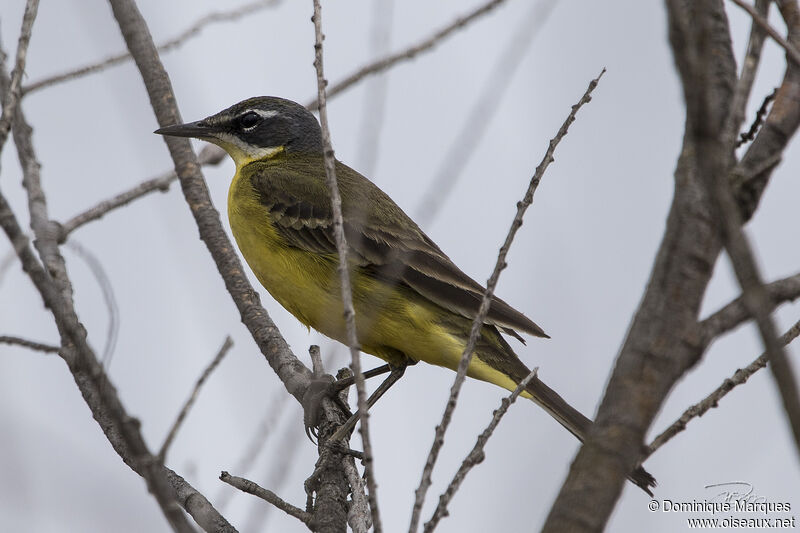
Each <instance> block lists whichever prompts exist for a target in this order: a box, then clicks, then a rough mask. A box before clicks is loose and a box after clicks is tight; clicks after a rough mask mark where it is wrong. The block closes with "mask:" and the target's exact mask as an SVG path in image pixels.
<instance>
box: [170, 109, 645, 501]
mask: <svg viewBox="0 0 800 533" xmlns="http://www.w3.org/2000/svg"><path fill="white" fill-rule="evenodd" d="M155 133H157V134H160V135H167V136H176V137H190V138H197V139H201V140H204V141H208V142H211V143H213V144H216V145H218V146H220V147H221V148H222V149H224V150H225V151H226V152H227V153H228V154H229V155H230V157H231V158H232V159H233V161H234V163H235V165H236V171H235V173H234V176H233V179H232V181H231V184H230V188H229V191H228V219H229V222H230V228H231V231H232V233H233V236H234V238H235V240H236V243H237V245H238V247H239V250H240V251H241V253H242V256H243V257H244V259H245V261H246V262H247V264H248V265H249V267H250V268H251V270H252V271H253V273H254V274H255V277H256V278H257V279H258V281H259V282H260V283H261V285H263V287H264V288H265V289H266V290H267V291H268V292H269V293H270V294H271V295H272V297H273V298H274V299H275V300H276V301H277V302H278V303H280V304H281V305H282V306H283V307H284V308H285V309H286V310H288V311H289V312H290V313H291V314H292V315H294V316H295V317H296V318H297V319H298V320H299V321H300V322H301V323H303V324H304V325H305V326H306V327H309V328H313V329H315V330H317V331H319V332H321V333H322V334H324V335H326V336H327V337H330V338H332V339H335V340H337V341H339V342H341V343H343V344H347V331H346V326H345V319H344V313H343V304H342V297H341V280H340V275H339V273H338V270H337V268H338V264H339V258H338V254H337V249H336V241H335V237H334V229H333V210H332V205H331V194H330V189H329V188H328V185H327V182H326V178H325V176H326V174H325V166H324V148H323V141H322V131H321V128H320V125H319V122H318V121H317V119H316V117H315V116H314V115H313V114H312V113H311V112H310V111H308V110H307V109H306V108H305V107H303V106H302V105H300V104H298V103H296V102H293V101H291V100H287V99H284V98H279V97H275V96H259V97H254V98H248V99H246V100H243V101H241V102H239V103H237V104H234V105H233V106H231V107H228V108H227V109H224V110H222V111H220V112H218V113H216V114H214V115H211V116H209V117H207V118H204V119H202V120H199V121H196V122H189V123H184V124H176V125H172V126H166V127H162V128H160V129H158V130H156V131H155ZM335 170H336V178H337V183H338V188H339V193H340V196H341V202H342V203H341V209H342V216H343V229H344V235H345V237H346V241H347V258H348V267H349V271H350V279H351V285H352V299H353V305H354V309H355V322H356V331H357V338H358V343H359V346H360V349H361V351H363V352H366V353H369V354H372V355H375V356H377V357H379V358H380V359H382V360H384V361H385V362H387V363H388V364H389V367H391V368H393V369H400V374H401V373H402V369H405V367H406V366H408V365H410V364H415V363H417V362H418V361H424V362H426V363H430V364H433V365H437V366H441V367H445V368H449V369H451V370H456V368H457V367H458V364H459V360H460V359H461V356H462V353H463V351H464V348H465V346H466V343H467V340H468V338H469V334H470V328H471V325H472V322H473V319H474V317H475V316H476V315H477V313H478V308H479V306H480V303H481V300H482V298H483V295H484V291H485V289H484V288H483V286H481V284H479V283H478V282H476V281H475V280H473V279H472V278H471V277H469V276H468V275H467V274H465V273H464V272H463V271H462V270H461V269H460V268H458V266H456V264H455V263H453V261H451V260H450V258H449V257H448V256H447V255H446V254H445V253H444V252H443V251H442V250H441V248H439V246H437V245H436V243H434V242H433V240H431V239H430V238H429V237H428V236H427V235H426V234H425V232H423V231H422V229H420V227H419V226H418V225H417V224H416V223H415V222H414V221H413V220H412V219H411V217H409V216H408V215H407V214H406V213H405V212H404V211H403V210H402V209H401V208H400V207H399V206H398V205H397V204H396V203H395V202H394V201H393V200H392V199H391V198H390V197H389V196H388V195H387V194H386V193H385V192H383V191H382V190H381V189H380V188H379V187H378V186H377V185H375V184H374V183H373V182H372V181H370V180H369V179H367V178H366V177H364V176H362V175H361V174H360V173H358V172H357V171H356V170H353V169H352V168H350V167H348V166H347V165H345V164H344V163H342V162H340V161H338V160H336V161H335ZM521 333H524V334H528V335H531V336H534V337H542V338H548V335H547V334H546V333H545V332H544V330H543V329H542V328H540V327H539V326H538V325H537V324H536V323H534V322H533V321H532V320H530V319H529V318H528V317H526V316H525V315H523V314H522V313H521V312H519V311H517V310H516V309H514V308H513V307H511V306H510V305H509V304H507V303H506V302H505V301H503V300H502V299H500V298H499V297H497V296H493V297H492V300H491V305H490V307H489V311H488V314H487V315H486V318H485V320H484V323H483V325H482V327H481V329H480V334H479V336H478V339H477V343H476V346H475V350H474V355H473V357H472V359H471V362H470V363H469V366H468V368H467V375H468V376H470V377H472V378H476V379H479V380H483V381H486V382H489V383H492V384H494V385H498V386H500V387H503V388H505V389H507V390H512V391H513V390H514V389H515V388H516V387H517V385H518V384H519V382H520V381H521V380H522V379H524V378H525V377H526V376H528V374H529V373H530V370H529V369H528V367H527V366H526V365H525V364H524V363H523V362H522V361H521V360H520V358H519V357H518V356H517V354H516V353H515V352H514V350H513V349H512V348H511V346H510V344H509V343H508V342H507V341H506V339H505V338H504V337H503V334H507V335H510V336H512V337H515V338H516V339H518V340H520V341H522V342H523V343H524V342H525V341H524V338H523V337H522V336H521ZM522 396H524V397H527V398H529V399H531V400H533V401H534V402H535V403H537V404H538V405H540V406H541V407H543V408H544V410H545V411H546V412H547V413H549V414H550V415H551V416H552V417H553V418H554V419H555V420H556V421H558V422H559V423H560V424H561V425H562V426H564V427H565V428H566V429H567V430H568V431H569V432H571V433H572V434H573V435H575V436H576V437H577V438H578V439H580V440H581V441H583V440H585V438H586V436H587V434H588V432H589V429H590V428H591V425H592V421H591V420H589V419H588V418H587V417H586V416H584V415H583V414H581V413H580V412H579V411H578V410H577V409H575V408H573V407H572V406H571V405H569V404H568V403H567V402H566V401H565V400H564V399H563V398H562V397H561V396H560V395H559V394H558V393H556V392H555V391H554V390H553V389H551V388H550V387H548V386H547V385H545V384H544V383H543V382H542V381H541V380H540V379H539V378H538V377H533V379H531V380H530V381H529V383H528V384H527V386H526V387H525V390H524V391H523V392H522ZM629 479H630V480H631V481H632V482H633V483H634V484H636V485H638V486H639V487H641V488H642V489H644V490H645V491H646V492H647V493H649V494H652V493H651V490H650V489H651V487H654V486H655V479H654V478H653V477H652V476H651V475H650V474H649V473H647V472H646V471H645V470H644V469H643V468H642V467H641V466H640V467H637V469H636V470H634V471H633V472H631V474H630V476H629Z"/></svg>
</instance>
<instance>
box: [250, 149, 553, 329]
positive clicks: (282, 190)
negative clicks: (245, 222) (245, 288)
mask: <svg viewBox="0 0 800 533" xmlns="http://www.w3.org/2000/svg"><path fill="white" fill-rule="evenodd" d="M248 167H252V168H248V172H249V173H250V181H251V183H252V185H253V187H254V189H255V190H256V191H257V193H258V194H259V196H260V199H261V203H262V204H263V205H264V206H265V207H266V208H267V209H268V211H269V213H270V215H271V216H272V220H273V221H274V224H275V228H276V230H277V231H278V233H279V234H280V235H281V236H282V237H283V238H284V239H285V240H286V242H287V243H288V244H289V245H290V246H294V247H297V248H301V249H303V250H307V251H309V252H314V253H320V254H336V244H335V240H334V236H333V217H332V214H331V206H330V194H329V192H328V188H327V185H326V184H325V180H324V167H323V165H322V160H321V158H315V157H312V158H303V160H302V161H301V160H298V161H292V160H291V159H289V158H287V159H285V160H284V161H281V164H280V165H275V164H270V162H257V163H253V164H251V165H248ZM336 175H337V180H338V183H339V188H340V191H342V210H343V214H344V218H345V221H346V222H345V226H344V230H345V237H346V238H347V244H348V249H349V252H350V257H351V261H353V262H354V263H355V264H356V265H357V266H359V267H362V268H364V269H366V270H369V271H370V272H372V273H373V274H374V275H378V276H381V277H382V278H384V279H386V280H387V281H390V282H394V283H402V284H404V285H406V286H408V287H409V288H411V289H412V290H414V291H416V292H417V293H418V294H420V295H421V296H423V297H425V298H427V299H428V300H430V301H432V302H434V303H436V304H437V305H440V306H442V307H444V308H445V309H448V310H449V311H452V312H455V313H458V314H460V315H462V316H466V317H469V318H472V317H474V316H475V314H477V312H478V308H479V306H480V302H481V299H482V297H483V291H484V288H483V287H482V286H481V285H480V284H479V283H478V282H476V281H475V280H473V279H472V278H470V277H469V276H468V275H466V274H465V273H464V272H463V271H461V269H459V268H458V267H457V266H456V265H455V264H454V263H453V262H452V261H451V260H450V258H448V257H447V255H445V253H444V252H442V250H441V249H440V248H439V247H438V246H437V245H436V244H435V243H434V242H433V241H432V240H431V239H430V238H429V237H428V236H427V235H425V233H423V231H422V230H421V229H420V228H419V227H418V226H417V224H416V223H415V222H414V221H413V220H411V219H410V218H409V217H408V215H406V214H405V213H404V212H403V211H402V210H401V209H400V208H399V207H398V206H397V204H395V203H394V202H393V201H392V200H391V198H389V197H388V196H387V195H386V194H385V193H384V192H383V191H381V190H380V189H379V188H378V187H377V186H375V185H374V184H373V183H372V182H370V181H369V180H367V179H366V178H364V177H363V176H361V175H360V174H359V173H358V172H356V171H354V170H353V169H351V168H349V167H347V166H346V165H344V164H342V163H339V162H337V166H336ZM486 322H487V323H489V324H494V325H496V326H498V327H500V328H501V329H503V330H504V331H505V332H506V333H509V334H511V335H513V336H515V337H517V338H518V339H520V340H522V338H521V337H520V336H519V335H518V334H517V333H516V331H515V330H520V331H523V332H526V333H529V334H531V335H535V336H538V337H547V335H546V334H545V333H544V331H542V329H541V328H540V327H539V326H537V325H536V324H535V323H534V322H533V321H531V320H530V319H529V318H527V317H526V316H525V315H523V314H522V313H520V312H519V311H517V310H515V309H514V308H513V307H511V306H510V305H508V304H507V303H506V302H504V301H503V300H501V299H500V298H497V297H494V298H493V300H492V305H491V307H490V309H489V314H488V316H487V319H486Z"/></svg>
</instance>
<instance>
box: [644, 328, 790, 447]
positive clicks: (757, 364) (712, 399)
mask: <svg viewBox="0 0 800 533" xmlns="http://www.w3.org/2000/svg"><path fill="white" fill-rule="evenodd" d="M798 335H800V320H798V321H797V322H795V324H794V326H792V327H791V328H789V329H788V330H787V331H786V333H784V334H783V335H781V337H780V342H781V344H782V345H783V346H787V345H788V344H789V343H790V342H792V341H793V340H794V339H795V338H796V337H797V336H798ZM768 360H769V358H768V356H767V353H766V352H764V353H762V354H761V355H760V356H759V357H758V358H757V359H756V360H754V361H753V362H752V363H750V364H749V365H747V366H746V367H744V368H740V369H738V370H737V371H736V372H734V373H733V375H732V376H731V377H730V378H728V379H726V380H725V381H723V382H722V385H720V386H719V387H717V388H716V389H714V391H713V392H712V393H711V394H709V395H708V396H706V397H705V398H704V399H702V400H701V401H699V402H698V403H696V404H694V405H692V406H691V407H689V408H688V409H686V411H684V412H683V414H682V415H681V416H680V418H678V419H677V420H676V421H675V422H673V423H672V424H671V425H670V426H669V427H668V428H667V429H665V430H664V431H662V432H661V434H659V435H658V437H656V438H655V439H653V442H652V443H650V445H649V446H648V447H647V451H646V452H645V456H644V459H647V458H648V457H650V456H651V455H653V454H654V453H655V452H656V450H658V449H659V448H661V447H662V446H663V445H664V444H666V443H667V442H669V441H670V440H671V439H672V438H673V437H674V436H675V435H677V434H678V433H680V432H682V431H683V430H685V429H686V425H687V424H688V423H689V422H691V421H692V419H694V418H697V417H700V416H703V415H704V414H705V413H706V412H707V411H708V410H709V409H711V408H712V407H717V405H718V404H719V401H720V400H721V399H722V398H724V397H725V396H726V395H727V394H728V393H729V392H730V391H731V390H733V389H734V388H735V387H737V386H739V385H742V384H744V383H745V382H746V381H747V380H748V379H749V378H750V376H752V375H753V374H755V373H756V372H758V371H759V370H761V369H762V368H764V367H765V366H767V362H768Z"/></svg>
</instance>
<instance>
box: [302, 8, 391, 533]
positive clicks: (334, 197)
mask: <svg viewBox="0 0 800 533" xmlns="http://www.w3.org/2000/svg"><path fill="white" fill-rule="evenodd" d="M313 4H314V16H313V22H314V37H315V39H314V68H315V69H316V72H317V100H318V102H319V121H320V126H321V127H322V145H323V157H324V161H325V177H326V181H327V184H328V188H329V189H330V192H331V208H332V211H333V213H332V214H333V234H334V237H335V239H336V251H337V253H338V255H339V279H340V280H341V293H342V305H343V307H344V319H345V325H346V328H347V345H348V347H349V348H350V357H351V363H350V368H351V369H352V371H353V375H354V376H355V378H356V392H357V398H358V401H357V404H358V412H357V414H358V419H359V421H360V422H361V423H360V424H359V431H360V433H361V441H362V443H363V446H364V473H365V475H366V478H367V488H368V489H369V504H370V511H371V512H372V523H373V525H374V527H375V533H381V531H382V527H381V518H380V512H379V510H378V494H377V483H376V482H375V475H374V471H373V462H372V461H373V454H372V443H371V441H370V437H369V413H368V412H367V391H366V387H365V385H364V374H363V373H362V371H361V358H360V354H359V349H360V348H359V346H358V335H357V334H356V320H355V316H356V315H355V309H354V308H353V293H352V287H351V285H350V271H349V267H348V262H347V241H346V240H345V235H344V224H343V221H342V199H341V196H340V195H339V186H338V185H337V183H336V159H335V158H334V154H333V148H332V146H331V132H330V128H329V127H328V110H327V107H326V101H325V85H327V81H326V80H325V73H324V68H323V64H322V40H323V35H322V7H321V6H320V1H319V0H313ZM321 441H322V440H321V439H320V442H321Z"/></svg>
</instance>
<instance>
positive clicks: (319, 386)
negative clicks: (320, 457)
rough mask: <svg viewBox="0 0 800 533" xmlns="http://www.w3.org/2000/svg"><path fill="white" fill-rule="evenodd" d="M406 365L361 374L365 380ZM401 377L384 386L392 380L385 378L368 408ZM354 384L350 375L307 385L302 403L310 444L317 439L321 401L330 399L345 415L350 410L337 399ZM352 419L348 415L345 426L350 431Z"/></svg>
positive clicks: (324, 378) (384, 366)
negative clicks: (347, 426)
mask: <svg viewBox="0 0 800 533" xmlns="http://www.w3.org/2000/svg"><path fill="white" fill-rule="evenodd" d="M408 364H409V363H404V364H402V365H400V366H398V367H393V366H392V365H381V366H379V367H377V368H373V369H372V370H367V371H366V372H364V373H363V376H364V379H367V378H371V377H375V376H380V375H381V374H385V373H387V372H393V371H394V370H393V369H394V368H401V367H402V369H403V370H405V367H406V366H408ZM402 375H403V372H402V371H401V372H400V375H399V376H397V378H394V380H393V381H392V382H391V383H389V384H388V385H386V383H387V382H389V380H390V379H392V375H391V374H390V375H389V378H387V379H386V381H384V382H383V383H382V384H381V385H380V386H379V387H378V389H376V390H375V392H374V393H373V394H372V396H370V398H369V400H367V405H368V407H372V405H373V404H374V403H375V402H376V401H378V398H380V397H381V396H382V395H383V393H384V392H386V391H387V390H388V389H389V387H390V386H391V385H392V384H393V383H394V382H395V381H397V380H398V379H400V376H402ZM354 383H355V377H354V376H352V375H351V376H348V377H344V378H341V379H337V380H335V381H334V380H333V378H332V377H331V376H328V375H323V376H320V377H314V378H312V380H311V384H310V385H309V387H308V390H306V393H305V395H304V396H303V402H302V405H303V422H304V425H305V428H306V436H307V437H308V439H309V440H310V441H311V442H313V443H314V444H316V437H317V431H316V425H317V421H318V420H319V416H320V413H321V410H322V399H323V398H331V399H332V400H333V401H335V402H336V403H337V404H339V407H340V408H341V409H342V411H344V412H345V413H350V409H349V408H348V407H347V405H346V404H345V403H343V402H342V401H341V400H340V399H339V393H340V392H342V391H343V390H345V389H346V388H347V387H350V386H351V385H353V384H354ZM354 418H355V417H354V416H353V415H350V419H349V420H348V422H347V424H346V425H348V424H349V428H350V429H352V427H353V425H354V422H353V423H351V421H352V420H353V419H354ZM339 435H342V433H339Z"/></svg>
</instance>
